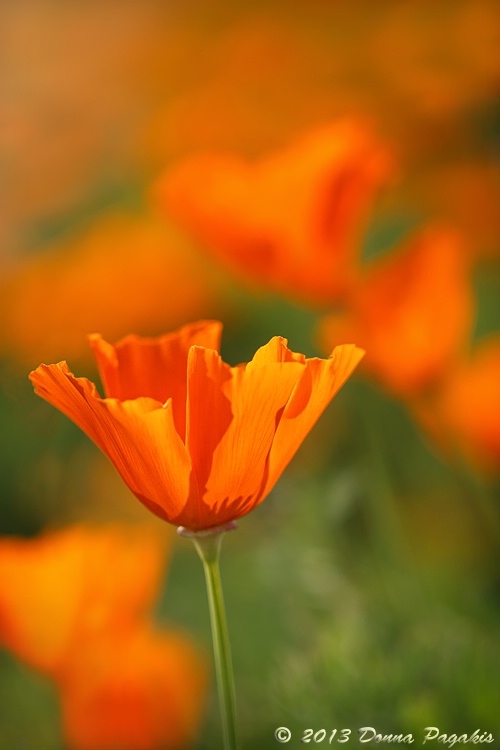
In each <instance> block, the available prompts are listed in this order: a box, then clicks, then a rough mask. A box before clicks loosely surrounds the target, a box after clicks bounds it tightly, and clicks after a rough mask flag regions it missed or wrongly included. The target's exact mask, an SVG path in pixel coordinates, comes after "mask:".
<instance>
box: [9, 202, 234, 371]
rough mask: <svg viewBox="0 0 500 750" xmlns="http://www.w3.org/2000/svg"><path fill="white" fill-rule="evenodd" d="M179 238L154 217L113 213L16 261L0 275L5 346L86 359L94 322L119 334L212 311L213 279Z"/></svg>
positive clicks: (13, 351) (32, 356) (32, 358)
mask: <svg viewBox="0 0 500 750" xmlns="http://www.w3.org/2000/svg"><path fill="white" fill-rule="evenodd" d="M180 243H181V238H180V237H179V236H178V232H177V233H174V232H172V230H171V229H169V227H167V226H165V224H164V223H162V222H161V221H157V220H155V219H154V218H152V217H149V216H146V215H142V216H141V215H137V216H131V215H127V214H120V213H112V214H109V215H103V216H102V217H101V218H99V220H98V221H96V222H95V223H93V224H91V225H90V226H89V227H87V228H86V229H85V231H84V232H82V233H80V234H76V235H75V236H73V237H69V238H68V239H67V240H65V241H64V242H60V243H58V244H56V245H51V246H49V247H47V248H45V249H44V251H43V252H39V253H37V254H36V255H35V256H33V255H31V256H30V257H28V258H26V259H24V260H23V261H22V262H19V263H18V264H16V265H13V266H12V268H11V269H10V270H9V272H8V273H5V274H4V275H3V278H2V279H1V281H0V348H1V350H2V352H3V353H4V354H9V355H11V356H12V357H13V358H14V359H15V360H17V361H21V362H26V361H28V362H30V363H32V362H36V361H40V360H39V358H40V357H42V356H50V357H51V361H57V360H58V359H61V358H62V356H66V357H70V356H71V357H75V358H78V360H79V361H80V360H82V359H85V358H86V357H87V356H88V348H87V347H86V346H85V335H86V333H87V332H88V331H92V330H94V329H95V327H96V325H99V326H102V329H103V333H104V334H105V335H108V336H110V337H116V338H119V337H120V336H123V335H124V334H125V333H126V332H127V331H129V330H131V329H138V328H139V329H141V330H143V331H147V332H148V333H149V332H151V333H156V332H157V331H158V330H161V328H159V326H163V325H165V324H166V325H167V326H172V328H173V327H175V326H177V325H181V324H182V323H183V322H184V321H185V320H186V319H187V320H189V319H192V318H193V317H196V316H198V315H200V314H201V315H203V314H206V310H207V309H209V308H212V309H213V307H214V305H215V296H216V295H215V285H216V282H215V279H214V278H212V277H211V276H210V274H208V273H207V269H204V268H203V266H202V265H201V264H200V260H199V258H198V257H195V254H194V253H193V251H192V249H190V248H189V247H188V244H187V243H186V242H184V243H181V244H180ZM138 257H140V258H141V263H138V262H137V258H138ZM118 258H119V265H120V273H116V268H117V263H118ZM220 296H221V295H219V297H220ZM219 304H220V303H217V307H219ZM35 308H36V310H37V314H36V315H35V316H34V315H33V309H35Z"/></svg>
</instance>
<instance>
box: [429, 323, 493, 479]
mask: <svg viewBox="0 0 500 750" xmlns="http://www.w3.org/2000/svg"><path fill="white" fill-rule="evenodd" d="M499 385H500V336H499V335H498V334H497V335H495V336H491V337H490V338H488V339H485V340H484V341H482V342H481V343H480V344H479V345H478V346H477V347H476V349H475V351H473V353H472V355H471V357H470V358H469V359H467V360H464V361H462V362H461V363H460V364H459V365H458V366H457V367H456V368H455V369H454V370H453V371H452V372H451V373H450V376H449V378H448V379H447V380H446V382H445V383H444V384H443V386H442V388H441V389H440V390H439V391H438V393H437V394H436V396H435V399H434V401H433V402H432V405H431V407H430V408H429V405H425V404H418V405H416V408H415V414H416V416H417V418H418V419H419V421H420V422H421V423H422V424H423V426H424V428H425V429H427V431H428V432H429V434H430V435H431V436H432V437H433V438H434V439H435V440H436V442H437V443H438V445H439V446H440V447H441V448H443V449H444V450H445V451H446V452H447V453H450V451H451V452H452V453H453V452H455V451H456V450H458V451H459V452H460V453H461V454H462V455H463V456H465V457H466V458H467V459H468V460H469V461H470V462H471V464H472V465H473V466H475V467H477V468H478V469H480V470H481V471H484V472H486V473H498V472H499V470H500V387H499Z"/></svg>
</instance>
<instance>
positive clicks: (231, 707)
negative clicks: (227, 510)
mask: <svg viewBox="0 0 500 750" xmlns="http://www.w3.org/2000/svg"><path fill="white" fill-rule="evenodd" d="M235 528H236V524H235V523H232V524H228V525H226V526H224V527H219V528H217V529H213V530H210V531H209V532H198V533H194V532H190V531H188V530H186V529H183V528H180V529H179V533H180V534H182V535H183V536H189V537H190V538H191V539H192V541H193V543H194V546H195V547H196V550H197V552H198V554H199V556H200V559H201V561H202V563H203V569H204V571H205V582H206V585H207V595H208V605H209V608H210V622H211V625H212V641H213V647H214V662H215V674H216V678H217V692H218V695H219V706H220V713H221V722H222V734H223V739H224V750H238V748H239V743H238V738H237V731H236V702H235V694H234V675H233V664H232V659H231V647H230V643H229V636H228V630H227V623H226V613H225V609H224V598H223V595H222V585H221V579H220V571H219V557H220V549H221V544H222V539H223V536H224V533H225V532H226V531H230V530H232V529H235Z"/></svg>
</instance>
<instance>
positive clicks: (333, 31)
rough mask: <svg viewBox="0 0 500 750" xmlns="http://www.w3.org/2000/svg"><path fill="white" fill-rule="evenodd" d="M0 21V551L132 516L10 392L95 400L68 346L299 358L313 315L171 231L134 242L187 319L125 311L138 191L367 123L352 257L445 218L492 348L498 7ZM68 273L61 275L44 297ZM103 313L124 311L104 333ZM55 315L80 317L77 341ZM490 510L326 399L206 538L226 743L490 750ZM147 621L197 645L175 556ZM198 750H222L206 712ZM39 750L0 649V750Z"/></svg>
mask: <svg viewBox="0 0 500 750" xmlns="http://www.w3.org/2000/svg"><path fill="white" fill-rule="evenodd" d="M0 16H1V25H2V27H3V34H4V39H5V45H4V52H3V55H4V58H5V60H4V65H3V74H2V75H3V86H2V105H1V106H2V110H3V116H4V126H3V128H2V130H1V131H0V163H1V165H2V181H3V182H4V184H3V191H4V197H3V198H2V202H1V203H2V205H1V209H0V210H1V211H2V212H4V216H2V220H1V224H2V229H1V233H2V234H1V236H0V264H1V266H0V267H1V269H2V301H1V302H0V316H1V317H0V326H1V330H0V346H1V356H2V362H1V392H0V399H1V423H0V471H1V480H0V481H1V493H2V494H1V510H0V532H1V533H2V535H5V536H7V535H20V536H33V535H36V534H38V533H39V532H41V531H42V530H44V529H45V528H48V527H59V526H64V525H66V524H70V523H72V522H75V521H80V520H91V521H107V520H112V519H113V520H124V521H139V520H143V519H144V518H145V517H146V515H147V511H146V510H144V509H143V508H142V507H140V506H139V504H138V503H137V501H136V500H135V499H134V498H133V497H132V496H131V495H130V493H128V491H127V490H126V489H125V488H123V487H122V486H121V483H120V480H119V479H118V478H116V477H115V476H114V474H113V473H112V471H111V470H110V469H109V468H108V466H107V463H106V461H105V459H104V458H102V457H101V456H100V455H98V451H97V449H96V448H95V446H94V445H92V444H91V443H90V441H89V440H88V439H87V438H85V436H83V435H82V434H81V433H80V432H79V430H78V429H77V428H76V427H74V425H72V424H71V423H70V422H69V421H68V420H67V419H66V418H65V417H63V416H62V415H60V414H59V413H58V412H56V411H55V410H53V409H52V408H51V407H49V406H48V405H47V404H45V403H43V402H41V401H40V400H39V399H37V398H36V397H35V396H34V395H33V394H32V389H31V386H30V384H29V383H28V381H27V373H28V372H29V371H30V370H31V369H33V368H34V367H36V366H37V365H38V364H39V363H40V362H41V361H48V360H50V361H57V360H58V359H63V358H68V360H69V363H70V366H72V368H73V371H74V372H75V373H77V374H81V375H83V374H84V375H86V376H88V377H95V371H94V370H93V365H92V363H91V362H90V361H89V360H88V359H87V358H86V354H85V346H86V344H85V339H84V334H85V333H86V332H91V330H86V327H88V328H91V329H98V330H100V331H101V332H102V333H103V335H105V336H109V337H111V338H118V337H119V336H122V335H125V334H126V333H128V332H130V331H132V330H133V331H135V332H137V333H140V334H143V335H153V334H157V333H160V332H163V331H167V330H171V329H172V328H174V327H175V326H177V325H180V324H182V323H185V322H189V321H190V320H194V319H197V318H201V317H217V318H219V319H220V320H222V321H223V323H224V334H223V344H222V354H223V357H224V359H225V360H226V361H227V362H230V363H231V364H236V363H237V362H241V361H247V360H248V359H250V358H251V357H252V355H253V353H254V352H255V349H256V348H257V347H258V346H260V345H261V344H263V343H265V342H266V341H267V340H268V339H269V338H270V337H271V336H273V335H278V334H279V335H282V336H285V337H287V338H288V339H289V343H290V346H291V348H292V349H294V350H295V351H301V352H304V353H306V354H307V355H309V356H311V355H316V354H319V352H318V351H317V350H316V347H315V336H314V331H315V325H316V322H317V320H318V319H319V315H318V314H316V313H314V312H313V311H311V310H309V309H306V308H304V307H299V306H296V305H294V304H293V302H290V301H287V300H284V299H280V298H278V297H276V296H273V295H272V294H271V293H266V292H263V291H260V290H258V289H254V288H249V287H247V286H246V285H244V284H243V282H239V281H237V280H235V279H234V278H233V277H232V276H230V275H229V273H227V272H226V271H225V270H224V269H222V268H219V267H218V266H217V264H216V263H215V261H212V260H211V259H209V258H208V257H207V256H205V255H204V254H203V252H202V250H201V248H199V247H198V246H197V245H196V243H194V242H193V241H192V240H189V239H188V238H187V237H185V236H184V235H183V234H182V233H181V232H180V230H179V229H178V228H177V227H176V226H175V225H174V224H173V222H172V224H170V223H169V221H168V220H167V219H166V218H162V219H159V218H158V217H157V216H155V217H154V222H155V226H156V222H158V221H160V222H161V223H162V230H161V231H162V232H164V235H165V243H166V245H167V246H168V247H167V249H166V250H165V254H166V255H165V257H166V258H167V261H165V262H166V268H167V270H168V268H169V267H173V268H175V274H173V275H172V276H173V277H170V278H167V275H168V274H167V273H166V272H165V273H164V279H165V287H164V288H163V287H162V288H161V289H160V291H159V292H158V294H159V298H160V299H162V300H164V299H165V298H167V297H168V295H169V293H170V292H169V289H170V288H171V287H169V284H170V285H171V286H172V281H174V282H175V283H178V280H179V279H180V278H181V277H182V279H183V281H182V283H183V284H185V285H186V291H185V292H184V293H183V301H181V302H179V303H178V304H172V305H171V306H170V307H169V306H168V305H167V304H158V305H156V306H154V307H153V309H151V310H150V309H146V310H145V309H143V307H142V306H141V304H140V303H138V302H137V300H134V294H135V293H136V290H135V288H134V275H133V267H134V263H137V264H140V262H141V256H140V254H139V255H138V257H137V259H136V260H134V255H133V252H134V250H133V247H132V248H131V249H130V250H129V249H127V251H126V252H127V258H129V257H131V258H132V261H131V262H130V263H129V261H127V264H128V265H126V269H128V270H125V271H123V267H122V255H121V253H122V252H124V250H123V245H122V242H121V238H122V237H124V236H127V230H126V226H127V225H126V222H127V221H131V222H135V221H139V222H140V221H141V220H142V218H143V217H147V221H150V216H151V215H152V214H154V209H153V208H152V207H151V201H150V188H151V184H152V182H153V181H154V180H155V179H156V178H157V177H158V175H160V174H161V172H162V171H163V170H164V169H165V168H168V167H169V166H170V165H171V164H172V163H173V162H174V161H175V160H176V159H178V158H180V157H182V156H185V155H189V154H191V153H195V152H197V151H199V150H206V149H215V150H222V151H231V152H235V153H237V154H239V155H242V156H252V157H253V156H260V155H262V154H266V153H268V152H269V151H271V150H273V149H278V148H281V147H283V145H284V144H286V143H288V142H289V141H290V140H291V139H293V138H295V137H297V136H298V135H299V134H301V133H302V132H304V131H306V130H307V129H308V128H314V127H316V126H318V125H322V124H324V123H327V122H329V121H331V120H333V119H335V118H336V117H342V116H345V115H349V116H364V117H369V118H370V119H371V120H372V121H373V122H374V124H375V126H376V127H377V129H378V131H379V132H380V133H381V135H382V137H383V138H384V139H385V140H386V141H387V143H389V145H390V146H391V147H392V148H393V149H394V150H395V151H396V153H397V155H398V160H399V175H398V180H397V184H395V185H394V186H393V187H391V188H389V189H387V190H386V191H385V192H384V194H383V195H382V196H381V198H380V201H379V204H378V205H377V207H376V210H375V211H374V214H373V216H372V218H371V223H370V227H369V230H368V232H367V234H366V237H365V243H364V251H363V252H364V255H365V258H367V259H368V258H372V257H374V256H376V255H377V254H379V253H381V252H383V251H384V250H386V249H387V248H388V247H390V246H391V245H392V244H393V243H394V242H395V241H396V240H398V239H399V238H400V237H402V236H404V235H405V233H406V232H407V231H409V229H410V228H412V227H413V226H415V225H416V224H421V223H424V222H426V221H430V220H434V219H439V220H446V221H449V222H452V223H453V224H454V225H455V226H457V227H458V228H459V229H460V230H461V231H462V232H463V233H464V235H465V236H466V237H467V240H468V241H469V243H470V246H471V248H472V256H473V272H472V273H473V276H472V281H473V285H474V291H475V294H476V305H477V315H476V322H475V329H474V338H475V339H478V340H479V339H481V338H482V337H483V336H485V335H486V334H489V333H493V332H496V331H497V330H498V328H499V323H500V302H499V299H500V295H499V289H500V263H499V259H500V253H499V250H500V242H499V241H500V219H499V212H498V206H499V205H500V190H499V186H500V167H499V148H500V101H499V98H498V94H499V90H500V89H499V84H500V55H499V53H498V50H499V49H500V11H499V8H498V4H497V3H496V2H486V1H483V0H468V1H467V0H459V1H458V2H457V1H455V2H446V1H445V0H439V2H430V0H429V1H427V0H423V1H422V2H403V3H401V2H390V1H389V0H384V1H383V2H378V3H370V2H368V1H365V2H361V1H360V0H355V1H354V2H350V3H341V2H338V3H332V2H322V1H321V0H313V1H312V2H308V3H289V2H267V3H264V2H252V3H250V2H242V3H238V4H234V3H229V2H227V3H226V2H215V1H213V2H209V1H208V0H204V1H202V2H197V3H195V2H186V1H184V2H181V1H178V2H175V1H170V2H159V0H156V1H154V0H141V2H139V0H123V1H122V2H119V3H118V2H115V1H114V0H102V2H100V3H98V4H97V3H95V4H94V3H90V4H89V3H83V2H78V1H77V0H71V2H67V3H65V4H61V3H59V2H55V0H52V1H50V0H31V1H30V0H26V2H22V3H5V4H3V6H2V8H1V10H0ZM115 216H118V217H120V221H123V222H125V229H122V230H120V231H121V232H122V233H121V234H119V235H118V233H117V237H118V239H117V240H116V242H114V243H113V242H107V241H106V237H108V236H111V237H112V231H113V230H112V229H110V230H106V231H109V233H110V234H109V235H106V234H104V240H102V238H101V239H99V237H97V239H96V234H97V235H98V232H97V233H95V232H94V230H93V227H96V226H97V227H99V226H101V224H102V223H105V222H106V221H107V220H108V217H115ZM93 232H94V233H93ZM82 238H83V239H82ZM86 252H88V253H89V257H90V256H92V257H91V259H90V260H89V261H88V262H87V261H86V260H85V257H86V256H85V253H86ZM65 254H66V256H67V257H68V258H72V257H75V258H77V259H78V262H75V265H74V268H73V270H71V272H68V276H67V277H65V276H64V274H62V273H61V272H60V269H61V262H62V261H61V258H62V257H63V256H65ZM66 256H65V257H66ZM154 257H155V258H157V256H156V255H155V256H154ZM47 258H52V260H49V261H46V260H45V259H47ZM179 258H181V261H182V262H181V261H180V260H179ZM82 259H83V260H82ZM40 263H41V265H40ZM44 263H46V265H44ZM78 263H80V264H81V268H80V266H79V265H78ZM178 263H180V265H179V266H178V265H175V264H178ZM68 264H69V265H68V268H70V269H71V268H72V267H71V265H70V261H68ZM169 264H174V265H173V266H169ZM79 269H80V270H79ZM130 269H132V270H130ZM161 269H162V272H163V271H165V269H164V266H163V265H162V266H161ZM124 273H125V274H128V276H126V278H125V277H124V276H123V274H124ZM51 274H52V275H51ZM37 278H39V279H40V278H41V279H42V281H40V282H37ZM52 278H53V279H54V284H53V285H52V282H51V279H52ZM124 278H125V280H124ZM176 280H177V281H176ZM144 283H145V284H146V286H145V287H144V288H147V283H149V282H147V280H146V281H145V282H144ZM115 284H116V286H115ZM64 285H66V286H67V288H65V290H64V294H62V292H61V286H64ZM101 287H104V291H103V290H102V288H101ZM141 288H142V287H141ZM183 288H184V287H183ZM65 295H66V296H65ZM113 295H119V296H121V297H124V299H125V301H126V303H127V304H125V305H124V308H126V313H124V314H123V316H122V317H121V308H120V307H119V306H118V307H117V308H116V309H115V307H114V306H113V305H112V304H111V302H110V301H109V300H111V299H112V298H113ZM66 297H67V298H68V299H72V300H73V301H75V300H76V302H75V306H76V307H78V306H79V307H81V308H82V309H84V310H86V312H85V314H82V317H81V319H80V318H78V319H77V318H76V316H75V319H74V325H72V321H71V320H70V321H69V324H68V320H67V307H66V306H65V304H64V300H65V299H66ZM52 299H56V300H59V302H57V304H55V303H54V304H52V303H51V300H52ZM61 300H62V301H61ZM103 300H104V302H103ZM106 300H108V302H106ZM57 305H59V307H57ZM89 311H90V312H89ZM92 311H94V313H95V314H92ZM96 311H97V312H96ZM98 313H99V314H98ZM72 314H73V313H72ZM99 315H100V316H101V317H99ZM58 326H60V328H61V331H62V332H61V335H58ZM49 343H50V347H49ZM339 343H341V342H339ZM497 468H498V467H497ZM499 490H500V486H499V483H498V480H497V478H496V476H495V475H488V476H487V477H486V476H484V475H482V474H481V473H480V472H478V471H474V470H473V469H471V468H470V467H469V466H467V465H463V466H458V467H457V466H455V467H453V466H451V465H449V464H448V463H447V462H446V461H445V460H444V459H443V458H442V457H441V456H440V455H439V453H438V452H437V451H436V449H435V447H434V446H433V445H432V444H431V442H430V441H429V439H428V438H426V437H425V436H424V435H423V433H422V431H421V429H419V427H418V425H416V424H415V422H414V421H413V420H412V417H411V415H410V413H409V411H408V410H407V408H406V407H405V405H404V404H403V403H401V402H399V401H398V400H397V399H395V398H394V397H392V396H390V395H388V394H387V393H385V392H384V391H383V389H381V388H380V387H379V386H377V385H376V384H375V383H372V382H370V381H369V380H367V379H366V378H363V377H360V376H356V377H355V378H353V379H352V380H351V381H350V382H348V383H347V384H346V385H345V387H344V388H343V389H342V391H341V393H340V394H339V395H338V396H337V397H336V398H335V400H334V402H333V404H332V405H331V406H330V407H329V408H328V410H327V413H326V414H325V415H324V416H323V417H322V418H321V420H320V422H319V423H318V425H317V426H316V427H315V429H314V430H313V432H312V434H311V435H310V436H309V437H308V438H307V440H306V441H305V443H304V445H303V446H302V448H301V449H300V451H299V453H298V454H297V456H296V458H295V459H294V461H293V463H292V465H291V466H290V467H289V469H288V470H287V471H286V473H285V475H284V476H283V478H282V479H281V480H280V482H279V484H278V485H277V487H276V489H275V490H273V492H272V494H271V496H270V497H269V498H268V499H267V500H266V501H265V502H264V503H263V504H262V506H260V507H259V508H258V509H257V510H256V511H254V512H253V513H252V514H251V515H250V516H248V517H246V518H244V519H243V520H242V521H241V522H240V528H239V530H238V531H237V532H236V533H234V534H229V535H228V536H227V538H226V539H225V541H224V549H223V557H222V576H223V583H224V586H225V596H226V603H227V610H228V619H229V626H230V633H231V638H232V644H233V655H234V662H235V671H236V683H237V685H236V686H237V698H238V710H239V716H240V722H241V732H242V739H243V747H244V748H247V749H248V750H250V749H251V748H255V749H256V750H257V749H258V748H272V747H275V746H278V743H277V742H276V740H275V739H274V729H275V728H276V727H279V726H288V727H290V729H291V730H292V733H293V738H292V741H291V742H290V743H289V745H288V746H289V747H299V746H300V740H299V737H300V735H301V732H302V730H304V729H306V728H309V727H310V728H313V729H314V730H319V729H321V728H325V729H327V730H328V731H329V730H332V729H334V728H339V729H340V728H344V727H346V728H350V729H352V731H353V739H352V740H351V744H355V745H357V744H358V743H357V739H356V738H355V735H356V730H357V728H358V727H361V726H372V727H375V728H376V729H377V730H378V731H380V732H382V733H384V734H387V733H399V732H403V733H408V732H412V733H413V734H414V736H415V737H416V743H417V744H418V742H419V738H420V736H421V731H422V729H423V728H424V727H426V726H436V727H439V728H440V729H441V730H442V731H443V732H446V733H452V732H457V733H462V732H467V733H469V734H470V733H472V732H473V731H474V730H475V729H477V728H479V729H481V730H482V731H488V732H491V733H492V734H493V735H494V736H495V742H496V743H499V745H498V746H499V747H500V723H499V715H500V678H499V674H500V645H499V644H500V637H499V636H500V625H499V614H500V578H499V568H498V553H499V549H500V536H499V530H500V520H499V519H500V508H499V500H500V497H499ZM0 585H1V582H0ZM157 618H158V620H159V621H160V622H165V623H167V622H169V623H174V624H177V625H179V626H182V627H183V628H184V629H185V630H186V631H187V632H189V633H191V634H192V635H193V636H194V637H195V638H196V639H198V641H199V642H201V643H202V644H205V646H206V647H207V649H208V648H209V645H210V632H209V622H208V612H207V606H206V595H205V591H204V584H203V577H202V569H201V565H200V564H199V561H198V559H197V557H196V555H195V553H194V551H193V549H192V548H191V546H190V545H189V544H188V542H187V541H186V540H178V541H176V544H175V551H174V557H173V560H172V563H171V566H170V569H169V573H168V577H167V578H166V580H165V585H164V590H163V592H162V595H161V599H160V601H159V604H158V609H157ZM323 744H325V743H323ZM496 746H497V745H496V744H493V745H492V747H496ZM196 747H197V748H198V750H209V749H210V750H215V749H216V748H219V747H220V740H219V727H218V714H217V707H216V702H215V696H213V697H212V699H211V700H210V702H209V705H208V708H207V712H206V717H205V721H204V724H203V726H202V728H201V729H200V739H199V743H198V745H197V746H196ZM35 748H36V750H67V749H64V745H63V740H62V738H61V732H60V727H59V719H58V703H57V695H56V693H55V690H54V688H53V687H52V685H51V684H50V683H49V682H48V681H47V680H45V678H43V677H41V676H40V675H38V674H36V673H35V672H33V671H31V670H29V669H28V668H27V667H26V666H24V665H23V664H22V663H20V662H18V661H17V660H16V659H15V658H14V656H12V655H10V654H9V653H7V652H6V651H2V652H0V750H35Z"/></svg>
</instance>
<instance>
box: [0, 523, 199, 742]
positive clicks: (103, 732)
mask: <svg viewBox="0 0 500 750" xmlns="http://www.w3.org/2000/svg"><path fill="white" fill-rule="evenodd" d="M165 552H166V548H165V544H164V541H162V540H161V539H160V537H159V535H158V533H157V530H154V529H152V528H145V527H142V528H141V527H129V528H127V527H122V526H118V525H113V526H108V527H103V528H101V529H97V528H91V527H86V526H76V527H73V528H68V529H65V530H62V531H58V532H52V533H47V534H44V535H43V536H41V537H39V538H35V539H9V538H6V539H2V540H0V643H1V644H3V645H4V646H6V647H7V648H9V649H10V650H12V652H13V653H14V654H15V655H16V656H18V657H19V658H21V659H23V660H24V661H26V662H27V663H28V664H30V665H31V666H33V667H35V668H37V669H39V670H41V671H43V672H45V673H46V674H47V675H49V676H50V677H52V678H53V679H54V680H55V682H56V685H57V687H58V689H59V693H60V699H61V705H62V720H63V725H64V735H65V739H66V744H67V746H68V747H69V748H71V750H166V749H167V748H175V749H176V750H177V748H180V747H184V746H185V745H186V744H187V743H189V742H191V740H192V739H193V734H194V733H195V731H196V728H197V726H198V724H199V720H200V717H201V712H202V709H203V704H204V696H205V688H206V678H207V667H206V663H205V660H204V659H203V658H202V657H201V655H200V654H199V653H198V651H197V650H196V648H195V647H194V645H193V644H192V643H191V642H190V640H189V639H188V638H186V637H184V636H183V635H182V634H180V633H176V632H173V631H163V632H159V631H155V630H152V629H151V627H150V625H149V621H148V620H149V615H150V609H151V608H152V606H153V603H154V598H155V596H156V594H157V592H158V588H159V585H160V575H161V573H162V572H163V569H164V558H165Z"/></svg>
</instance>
